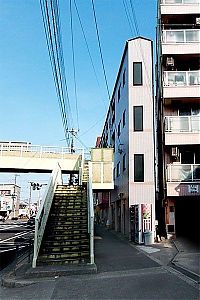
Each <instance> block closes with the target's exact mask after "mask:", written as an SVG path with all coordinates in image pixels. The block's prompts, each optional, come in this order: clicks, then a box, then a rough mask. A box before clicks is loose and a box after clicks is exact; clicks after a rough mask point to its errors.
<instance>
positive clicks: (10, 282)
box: [1, 272, 36, 288]
mask: <svg viewBox="0 0 200 300" xmlns="http://www.w3.org/2000/svg"><path fill="white" fill-rule="evenodd" d="M34 283H36V282H34V281H30V280H29V281H28V280H23V279H21V280H19V279H16V278H15V277H14V274H13V272H10V273H7V274H6V275H4V276H3V277H2V278H1V285H2V286H4V287H7V288H15V287H23V286H27V285H31V284H34Z"/></svg>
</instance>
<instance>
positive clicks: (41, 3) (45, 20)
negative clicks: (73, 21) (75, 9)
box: [40, 0, 66, 137]
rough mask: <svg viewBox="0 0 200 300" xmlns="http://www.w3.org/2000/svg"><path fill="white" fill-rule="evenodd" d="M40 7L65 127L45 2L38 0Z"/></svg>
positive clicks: (62, 116)
mask: <svg viewBox="0 0 200 300" xmlns="http://www.w3.org/2000/svg"><path fill="white" fill-rule="evenodd" d="M40 7H41V12H42V19H43V25H44V30H45V37H46V43H47V48H48V52H49V57H50V63H51V68H52V74H53V79H54V84H55V88H56V94H57V98H58V103H59V107H60V111H61V119H62V123H63V128H65V121H64V113H63V108H62V105H61V102H60V101H59V99H60V90H59V85H58V78H57V73H56V62H55V57H54V52H53V50H52V38H51V34H50V32H49V31H48V27H49V26H48V25H49V24H48V20H47V16H46V13H45V4H44V3H43V1H42V0H40ZM65 137H66V136H65Z"/></svg>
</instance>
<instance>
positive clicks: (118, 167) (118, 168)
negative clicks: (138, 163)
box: [117, 161, 120, 177]
mask: <svg viewBox="0 0 200 300" xmlns="http://www.w3.org/2000/svg"><path fill="white" fill-rule="evenodd" d="M119 175H120V161H119V162H118V164H117V177H119Z"/></svg>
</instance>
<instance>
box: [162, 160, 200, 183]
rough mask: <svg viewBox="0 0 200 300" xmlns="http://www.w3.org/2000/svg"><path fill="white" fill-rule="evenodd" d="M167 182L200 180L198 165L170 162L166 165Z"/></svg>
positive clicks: (199, 166) (199, 167)
mask: <svg viewBox="0 0 200 300" xmlns="http://www.w3.org/2000/svg"><path fill="white" fill-rule="evenodd" d="M167 181H168V182H181V181H183V182H193V181H195V182H197V181H200V165H196V164H195V165H186V164H185V165H184V164H170V165H167Z"/></svg>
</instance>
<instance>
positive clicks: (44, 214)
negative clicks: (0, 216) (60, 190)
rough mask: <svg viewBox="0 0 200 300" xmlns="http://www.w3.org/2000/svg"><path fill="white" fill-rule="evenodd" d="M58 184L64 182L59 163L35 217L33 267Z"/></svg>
mask: <svg viewBox="0 0 200 300" xmlns="http://www.w3.org/2000/svg"><path fill="white" fill-rule="evenodd" d="M58 184H59V185H61V184H62V172H61V167H60V165H59V164H58V163H57V165H56V167H55V169H54V170H53V172H52V175H51V177H50V179H49V183H48V185H47V189H46V193H45V194H44V196H43V199H42V203H41V206H40V208H39V211H38V213H37V215H36V218H35V239H34V254H33V262H32V267H33V268H35V267H36V262H37V257H38V254H39V250H40V246H41V242H42V238H43V235H44V230H45V227H46V223H47V220H48V216H49V212H50V209H51V205H52V202H53V197H54V192H55V190H56V187H57V185H58Z"/></svg>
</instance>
